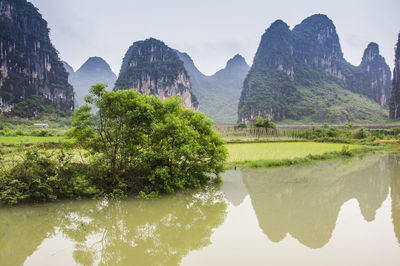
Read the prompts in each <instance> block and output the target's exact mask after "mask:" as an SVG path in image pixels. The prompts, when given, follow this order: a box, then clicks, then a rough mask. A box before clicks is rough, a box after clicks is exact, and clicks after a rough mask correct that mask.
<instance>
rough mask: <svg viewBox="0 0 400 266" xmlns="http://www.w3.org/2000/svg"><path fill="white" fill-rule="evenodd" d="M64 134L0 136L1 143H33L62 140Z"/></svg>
mask: <svg viewBox="0 0 400 266" xmlns="http://www.w3.org/2000/svg"><path fill="white" fill-rule="evenodd" d="M63 139H64V137H63V136H46V137H38V136H0V144H32V143H43V142H61V141H62V140H63Z"/></svg>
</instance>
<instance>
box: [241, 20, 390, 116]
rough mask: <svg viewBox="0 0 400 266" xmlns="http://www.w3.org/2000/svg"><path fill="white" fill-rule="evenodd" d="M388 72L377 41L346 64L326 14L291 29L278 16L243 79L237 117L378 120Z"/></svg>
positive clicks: (387, 88) (388, 78) (384, 100)
mask: <svg viewBox="0 0 400 266" xmlns="http://www.w3.org/2000/svg"><path fill="white" fill-rule="evenodd" d="M390 76H391V74H390V69H389V67H388V66H387V64H386V62H385V60H384V58H383V57H382V56H380V54H379V47H378V45H377V44H375V43H371V44H369V46H368V47H367V49H366V50H365V52H364V57H363V61H362V63H361V65H360V66H357V67H356V66H353V65H351V64H350V63H348V62H347V61H346V60H345V59H344V57H343V52H342V49H341V46H340V42H339V36H338V35H337V33H336V28H335V26H334V24H333V22H332V21H331V20H330V19H329V18H328V17H327V16H326V15H321V14H317V15H313V16H311V17H309V18H306V19H305V20H303V21H302V23H301V24H299V25H297V26H295V27H294V28H293V30H290V29H289V26H288V25H287V24H286V23H285V22H283V21H282V20H277V21H275V22H274V23H273V24H272V25H271V26H270V27H269V28H268V29H267V30H266V32H265V33H264V34H263V36H262V38H261V42H260V45H259V48H258V50H257V53H256V55H255V57H254V63H253V66H252V68H251V70H250V71H249V74H248V76H247V77H246V79H245V81H244V85H243V91H242V93H241V98H240V103H239V121H243V122H245V121H250V120H252V119H254V117H256V116H264V117H269V118H271V119H273V120H276V121H279V120H284V119H289V120H302V119H303V120H304V119H309V120H311V121H324V122H325V121H328V122H336V123H341V122H346V121H353V120H355V121H360V120H366V119H368V120H371V119H372V117H374V118H373V119H372V120H374V119H381V118H383V117H385V114H386V111H385V110H384V108H382V107H380V106H379V105H381V106H384V105H386V104H387V99H388V98H389V91H390V87H389V85H390V82H388V81H390Z"/></svg>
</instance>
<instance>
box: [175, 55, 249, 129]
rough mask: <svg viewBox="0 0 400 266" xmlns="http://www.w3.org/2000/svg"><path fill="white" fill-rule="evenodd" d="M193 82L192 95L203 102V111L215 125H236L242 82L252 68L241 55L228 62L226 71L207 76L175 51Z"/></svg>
mask: <svg viewBox="0 0 400 266" xmlns="http://www.w3.org/2000/svg"><path fill="white" fill-rule="evenodd" d="M176 52H177V54H178V56H179V58H180V59H181V60H182V61H183V63H184V65H185V68H186V70H187V72H188V73H189V76H190V81H191V82H192V87H193V92H194V94H195V95H196V96H197V98H198V100H199V102H200V111H201V112H203V113H205V114H206V115H207V116H208V117H209V118H211V119H212V120H214V122H216V123H235V122H236V121H237V106H238V103H239V97H240V92H241V90H242V85H243V80H244V78H245V77H246V75H247V73H248V71H249V69H250V67H249V65H248V64H247V63H246V61H245V59H244V58H243V57H242V56H240V55H235V56H234V57H233V58H231V59H229V61H228V62H227V64H226V66H225V68H224V69H221V70H219V71H218V72H216V73H215V74H214V75H212V76H206V75H204V74H203V73H201V72H200V71H199V70H198V69H197V67H196V66H195V64H194V62H193V60H192V59H191V58H190V56H189V55H188V54H186V53H182V52H179V51H176Z"/></svg>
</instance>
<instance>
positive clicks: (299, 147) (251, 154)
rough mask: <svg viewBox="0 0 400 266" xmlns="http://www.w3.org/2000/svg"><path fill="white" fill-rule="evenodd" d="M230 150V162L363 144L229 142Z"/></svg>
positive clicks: (351, 148)
mask: <svg viewBox="0 0 400 266" xmlns="http://www.w3.org/2000/svg"><path fill="white" fill-rule="evenodd" d="M226 146H227V148H228V152H229V158H228V163H232V162H243V161H256V160H280V159H293V158H299V157H305V156H307V155H308V154H312V155H322V154H323V153H326V152H333V151H341V150H342V149H343V146H348V147H349V149H350V150H354V149H357V148H361V147H362V146H361V145H348V144H342V143H317V142H291V143H243V144H242V143H241V144H227V145H226Z"/></svg>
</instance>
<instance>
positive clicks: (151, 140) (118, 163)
mask: <svg viewBox="0 0 400 266" xmlns="http://www.w3.org/2000/svg"><path fill="white" fill-rule="evenodd" d="M85 101H86V102H87V103H88V104H93V105H95V106H96V107H97V108H98V110H99V111H98V116H94V115H92V114H91V112H90V111H91V108H90V107H89V106H88V105H84V106H81V107H79V108H78V109H77V110H76V111H75V113H74V115H73V119H72V126H73V129H72V130H71V132H70V133H71V135H72V136H73V137H74V138H75V139H76V140H77V142H78V144H79V145H80V146H81V147H83V148H85V149H87V150H88V151H90V152H91V154H92V155H93V156H95V157H96V158H98V161H100V162H102V163H101V165H102V166H101V167H102V168H103V172H104V174H103V175H100V176H99V180H98V182H99V183H101V186H102V187H104V188H109V190H110V192H112V190H113V189H119V190H125V192H128V193H129V192H142V193H143V192H144V193H146V194H149V193H171V192H174V191H176V190H181V189H184V188H198V187H200V186H201V185H203V184H205V183H207V182H209V181H210V180H212V179H213V178H214V177H218V176H219V174H220V173H221V172H222V171H223V170H224V163H225V160H226V157H227V151H226V148H225V147H224V141H223V140H222V138H221V137H220V136H219V135H217V134H216V133H215V132H214V130H213V129H212V121H211V120H209V119H208V118H207V117H205V115H204V114H202V113H199V112H195V111H193V110H188V109H183V108H182V105H181V100H180V99H179V98H178V97H172V98H170V99H167V100H165V101H161V100H160V99H159V98H157V97H154V96H148V95H144V94H139V93H137V92H136V91H135V90H120V91H116V92H110V91H106V90H105V85H103V84H96V85H94V86H92V88H91V89H90V96H88V97H86V99H85Z"/></svg>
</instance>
